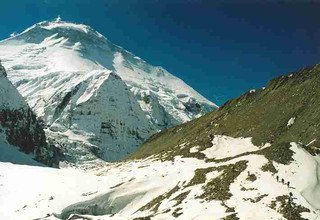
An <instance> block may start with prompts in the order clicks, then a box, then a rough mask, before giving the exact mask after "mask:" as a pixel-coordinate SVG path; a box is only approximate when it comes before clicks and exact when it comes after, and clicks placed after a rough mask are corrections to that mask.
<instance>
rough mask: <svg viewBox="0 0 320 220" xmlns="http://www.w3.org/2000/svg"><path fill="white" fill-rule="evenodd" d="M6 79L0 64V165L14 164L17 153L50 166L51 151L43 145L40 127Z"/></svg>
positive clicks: (47, 146) (43, 134)
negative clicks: (0, 163)
mask: <svg viewBox="0 0 320 220" xmlns="http://www.w3.org/2000/svg"><path fill="white" fill-rule="evenodd" d="M6 76H7V73H6V70H5V69H4V67H3V66H2V65H1V63H0V161H8V162H16V160H15V159H16V157H17V155H18V154H21V152H18V150H20V151H22V152H24V153H27V154H32V155H31V157H34V158H35V159H36V160H38V161H40V162H42V163H45V164H47V165H52V163H53V162H54V157H55V149H54V147H53V146H51V145H49V144H48V143H47V142H46V136H45V133H44V130H43V126H42V125H41V124H40V123H39V122H38V121H37V119H36V115H35V114H34V113H33V112H32V110H31V109H30V108H29V106H28V104H27V103H26V101H25V100H24V98H23V97H22V96H21V95H20V94H19V92H18V91H17V90H16V88H15V87H14V86H13V85H12V83H11V82H10V81H9V80H8V79H7V77H6ZM22 157H24V156H22ZM31 157H30V159H25V160H30V161H31ZM25 158H26V157H25ZM25 160H24V161H25ZM19 162H20V161H19Z"/></svg>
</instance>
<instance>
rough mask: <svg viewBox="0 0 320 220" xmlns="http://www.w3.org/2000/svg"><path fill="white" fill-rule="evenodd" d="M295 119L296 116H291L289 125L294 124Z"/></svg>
mask: <svg viewBox="0 0 320 220" xmlns="http://www.w3.org/2000/svg"><path fill="white" fill-rule="evenodd" d="M295 119H296V118H295V117H292V118H290V119H289V121H288V124H287V127H290V126H291V125H293V124H294V121H295Z"/></svg>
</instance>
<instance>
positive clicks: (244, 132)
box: [131, 64, 320, 160]
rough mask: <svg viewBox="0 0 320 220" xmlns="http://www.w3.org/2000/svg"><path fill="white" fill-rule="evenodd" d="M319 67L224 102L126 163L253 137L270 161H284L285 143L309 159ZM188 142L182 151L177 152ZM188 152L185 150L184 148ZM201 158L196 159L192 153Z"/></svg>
mask: <svg viewBox="0 0 320 220" xmlns="http://www.w3.org/2000/svg"><path fill="white" fill-rule="evenodd" d="M319 107H320V65H319V64H317V65H315V66H313V67H310V68H305V69H302V70H299V71H297V72H295V73H290V74H288V75H285V76H280V77H277V78H275V79H273V80H271V81H270V82H269V83H268V84H267V86H266V87H265V88H262V89H258V90H251V91H249V92H247V93H245V94H243V95H242V96H240V97H238V98H235V99H232V100H230V101H228V102H226V103H225V104H224V105H223V106H222V107H220V108H219V109H218V110H216V111H213V112H211V113H208V114H206V115H205V116H203V117H201V118H199V119H196V120H193V121H191V122H188V123H186V124H183V125H180V126H176V127H174V128H171V129H168V130H166V131H163V132H161V133H158V134H156V135H154V136H153V137H151V138H150V139H149V140H148V141H147V142H146V143H145V144H144V145H142V147H140V148H139V150H138V151H136V152H135V153H134V154H133V155H132V156H131V158H143V157H147V156H149V155H154V154H160V153H165V152H169V151H170V153H169V154H168V155H171V156H173V155H180V154H182V155H185V156H187V155H190V153H189V148H190V147H192V146H195V145H200V146H202V148H203V149H205V148H206V147H208V146H211V139H212V136H213V135H228V136H232V137H252V138H253V139H252V141H253V143H254V144H255V145H257V146H260V145H263V144H265V143H272V148H270V151H272V152H270V153H271V154H272V156H273V157H274V158H273V159H274V160H281V158H282V159H283V160H286V158H287V156H288V155H290V151H289V150H288V146H289V143H290V142H297V143H301V144H302V145H303V146H304V147H305V148H306V149H307V150H308V151H309V152H310V153H311V154H312V155H315V154H318V153H319V151H320V142H319V141H320V140H319V137H320V114H319V110H320V109H319ZM185 142H187V143H188V144H187V147H186V148H184V149H183V150H181V149H180V148H176V146H179V145H180V144H182V143H185ZM188 146H189V148H188ZM197 154H198V156H199V157H203V155H201V153H197Z"/></svg>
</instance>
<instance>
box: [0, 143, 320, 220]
mask: <svg viewBox="0 0 320 220" xmlns="http://www.w3.org/2000/svg"><path fill="white" fill-rule="evenodd" d="M220 138H222V137H220ZM225 138H226V139H228V138H229V137H225ZM246 141H248V140H246ZM243 142H244V140H243V138H238V139H233V140H232V142H228V143H229V144H231V146H232V147H234V146H235V145H234V144H237V143H238V144H239V145H242V144H244V143H243ZM248 143H249V142H248ZM220 144H221V146H220V148H223V147H226V152H225V157H224V158H229V156H230V155H229V153H227V151H228V150H229V148H230V147H231V146H230V147H229V146H226V145H227V144H226V142H220ZM249 144H250V143H249ZM218 145H219V144H218ZM251 147H252V144H250V146H249V147H248V149H249V148H251ZM291 149H292V150H293V151H294V156H293V159H294V160H293V162H291V163H290V164H288V165H283V164H278V163H276V162H271V163H272V164H273V165H274V166H275V167H276V169H277V171H278V173H276V174H273V173H271V172H269V171H262V169H261V167H262V166H264V165H265V164H267V163H268V162H269V161H268V159H267V158H265V157H264V156H263V155H259V154H254V153H252V154H247V155H243V156H241V155H240V156H239V157H236V158H234V159H230V160H226V161H224V162H205V161H204V160H199V159H196V158H181V157H180V156H177V157H175V158H174V160H173V161H163V162H161V161H158V160H155V159H153V158H147V159H145V160H137V161H128V162H122V163H114V164H107V163H105V164H101V166H100V167H96V168H94V169H89V170H86V171H81V170H78V169H75V168H62V169H53V168H47V167H39V166H30V165H16V164H11V163H3V162H0V219H6V220H11V219H21V220H24V219H60V218H64V219H65V218H67V216H64V215H61V213H67V215H69V214H75V213H73V212H72V210H80V209H82V210H87V211H88V210H93V209H96V210H98V209H99V207H105V210H106V213H104V214H101V215H96V216H93V215H91V214H92V213H89V212H88V213H86V212H84V213H86V214H85V216H87V217H90V218H91V219H95V220H97V219H100V220H104V219H133V218H136V217H144V216H149V215H152V216H153V217H152V219H175V218H174V217H173V213H174V212H175V211H176V212H177V213H181V215H179V216H178V217H177V219H201V220H202V219H221V218H224V217H226V216H228V215H230V214H233V213H236V215H237V217H239V218H240V219H246V220H247V219H249V220H255V219H284V217H283V215H282V214H281V212H280V208H279V207H280V203H279V202H277V200H276V198H277V197H278V196H287V195H289V193H290V192H291V193H293V197H294V203H295V204H296V205H301V206H303V207H306V208H308V209H309V210H310V212H303V213H302V217H304V218H307V219H317V216H319V214H320V213H319V205H320V203H319V193H320V192H319V189H320V182H319V179H320V178H319V177H320V173H319V161H320V158H319V156H317V157H313V156H311V155H310V154H309V153H308V152H307V151H305V150H304V149H303V148H301V147H300V146H299V145H298V144H296V143H292V144H291ZM251 150H253V149H251ZM221 157H222V156H221ZM238 161H247V167H246V169H245V170H244V171H242V172H241V173H240V175H239V176H238V177H236V179H235V180H234V182H232V183H231V184H230V188H229V192H230V193H231V194H232V195H231V197H230V199H227V200H225V201H224V204H223V202H222V201H219V200H203V199H200V198H199V197H198V196H199V195H201V194H202V193H203V192H204V191H203V188H202V187H203V186H205V185H206V184H207V183H208V182H210V181H211V180H213V179H216V178H220V176H221V175H223V171H218V170H216V171H212V172H209V173H207V174H206V180H205V182H204V183H200V184H195V185H188V183H189V182H190V180H191V179H192V178H193V176H194V172H195V170H196V169H204V168H209V167H221V166H223V165H228V164H235V163H236V162H238ZM248 174H250V175H255V176H256V178H257V179H256V180H254V181H252V180H248ZM276 175H278V176H279V177H280V178H283V179H284V180H285V182H287V181H290V187H287V185H286V184H282V183H281V182H280V181H279V182H278V181H277V180H276ZM30 177H32V178H30ZM21 180H23V181H21ZM306 180H308V181H306ZM176 186H178V188H177V189H176V190H175V191H173V193H172V195H170V196H169V197H167V198H163V199H160V200H159V202H160V204H159V207H158V211H156V212H155V213H154V212H153V211H152V210H151V209H146V210H140V208H141V207H143V206H144V205H146V204H147V203H149V202H150V201H151V200H152V199H154V198H156V197H158V196H159V195H166V192H169V191H170V190H172V189H173V188H175V187H176ZM181 193H186V196H185V198H184V199H183V200H182V201H181V203H177V201H176V200H175V199H174V198H176V197H177V196H178V195H181ZM259 197H261V198H260V200H258V198H259ZM272 202H276V207H275V209H273V208H271V207H270V204H271V203H272ZM90 207H91V208H90ZM227 207H230V208H231V207H232V208H234V212H226V211H227ZM85 208H86V209H85ZM62 210H65V211H62ZM67 211H69V212H67Z"/></svg>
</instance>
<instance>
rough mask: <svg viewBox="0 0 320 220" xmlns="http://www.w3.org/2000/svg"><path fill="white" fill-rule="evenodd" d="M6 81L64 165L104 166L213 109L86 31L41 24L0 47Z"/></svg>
mask: <svg viewBox="0 0 320 220" xmlns="http://www.w3.org/2000/svg"><path fill="white" fill-rule="evenodd" d="M0 59H1V60H2V63H3V64H4V66H5V67H6V68H7V72H8V78H9V79H10V80H11V81H12V82H13V83H14V85H15V86H16V87H17V88H18V90H19V92H20V93H21V94H22V95H23V96H24V97H25V98H26V100H27V102H28V104H29V105H30V107H31V108H32V109H33V110H34V111H35V112H36V114H37V116H38V117H40V118H41V119H42V120H44V122H45V124H46V125H47V131H46V132H47V134H48V136H49V138H51V139H55V142H58V144H59V145H60V147H61V148H62V149H63V151H64V154H65V155H66V157H67V159H68V160H69V161H71V162H79V161H89V160H95V159H97V158H102V159H104V160H108V161H112V160H115V159H119V158H122V157H124V156H126V155H127V154H128V153H130V152H132V151H133V150H134V149H135V148H136V147H137V146H138V145H139V144H140V143H142V141H144V140H145V139H146V138H148V137H149V136H150V135H151V134H153V133H155V132H157V131H159V130H162V129H164V128H167V127H171V126H173V125H177V124H180V123H183V122H186V121H189V120H191V119H193V118H196V117H199V116H201V115H203V114H204V113H206V112H208V111H211V110H213V109H214V108H216V107H217V106H216V105H215V104H213V103H211V102H210V101H208V100H207V99H205V98H204V97H202V96H201V95H200V94H198V93H197V92H196V91H194V90H193V89H192V88H191V87H189V86H188V85H186V84H185V83H184V82H183V81H182V80H180V79H178V78H176V77H175V76H173V75H171V74H170V73H168V72H167V71H166V70H165V69H163V68H161V67H155V66H152V65H150V64H148V63H146V62H145V61H144V60H142V59H141V58H139V57H137V56H135V55H133V54H132V53H130V52H128V51H126V50H124V49H123V48H121V47H119V46H116V45H114V44H113V43H111V42H110V41H109V40H107V39H106V38H105V37H104V36H102V35H101V34H99V33H98V32H96V31H95V30H93V29H92V28H90V27H88V26H86V25H82V24H73V23H68V22H63V21H61V20H57V21H52V22H41V23H38V24H36V25H33V26H32V27H30V28H28V29H26V30H25V31H24V32H22V33H21V34H19V35H17V36H14V37H11V38H9V39H6V40H4V41H1V42H0Z"/></svg>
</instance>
